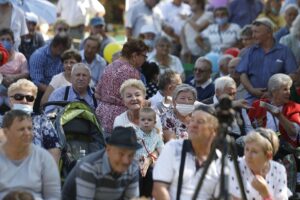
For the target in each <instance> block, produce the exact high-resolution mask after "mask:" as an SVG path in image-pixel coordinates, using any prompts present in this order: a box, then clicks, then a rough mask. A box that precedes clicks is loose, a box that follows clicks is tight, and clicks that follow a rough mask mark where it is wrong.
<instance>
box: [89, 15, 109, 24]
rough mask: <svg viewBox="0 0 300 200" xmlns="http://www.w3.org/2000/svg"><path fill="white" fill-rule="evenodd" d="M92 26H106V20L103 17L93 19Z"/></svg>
mask: <svg viewBox="0 0 300 200" xmlns="http://www.w3.org/2000/svg"><path fill="white" fill-rule="evenodd" d="M90 25H91V26H99V25H102V26H104V25H105V21H104V18H103V17H94V18H92V19H91V21H90Z"/></svg>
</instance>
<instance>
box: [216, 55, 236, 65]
mask: <svg viewBox="0 0 300 200" xmlns="http://www.w3.org/2000/svg"><path fill="white" fill-rule="evenodd" d="M232 58H234V57H233V56H232V55H229V54H225V55H221V56H220V58H219V59H218V65H219V66H223V65H224V64H225V63H227V64H228V63H229V61H230V60H231V59H232Z"/></svg>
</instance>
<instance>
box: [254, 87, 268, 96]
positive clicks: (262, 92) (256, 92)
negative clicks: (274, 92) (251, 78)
mask: <svg viewBox="0 0 300 200" xmlns="http://www.w3.org/2000/svg"><path fill="white" fill-rule="evenodd" d="M250 93H251V94H252V95H253V96H255V97H257V98H266V97H268V93H267V89H266V88H253V89H252V90H251V91H250Z"/></svg>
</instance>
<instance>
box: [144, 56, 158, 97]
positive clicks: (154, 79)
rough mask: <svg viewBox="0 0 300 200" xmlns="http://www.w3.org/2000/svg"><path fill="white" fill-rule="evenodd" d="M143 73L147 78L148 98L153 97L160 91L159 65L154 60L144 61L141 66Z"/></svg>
mask: <svg viewBox="0 0 300 200" xmlns="http://www.w3.org/2000/svg"><path fill="white" fill-rule="evenodd" d="M141 68H142V71H141V72H142V74H143V75H144V76H145V79H146V92H147V95H146V99H149V98H151V97H152V96H153V95H155V94H156V93H157V91H158V75H159V67H158V65H157V64H156V63H154V62H150V63H149V62H147V61H146V62H144V64H143V65H142V66H141Z"/></svg>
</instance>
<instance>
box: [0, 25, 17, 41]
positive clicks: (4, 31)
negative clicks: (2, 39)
mask: <svg viewBox="0 0 300 200" xmlns="http://www.w3.org/2000/svg"><path fill="white" fill-rule="evenodd" d="M3 35H9V36H10V37H11V39H12V41H13V42H14V41H15V37H14V32H13V31H12V30H11V29H10V28H3V29H1V30H0V36H3Z"/></svg>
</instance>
